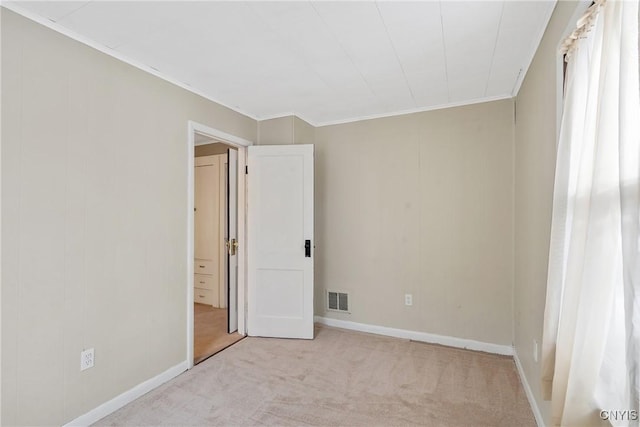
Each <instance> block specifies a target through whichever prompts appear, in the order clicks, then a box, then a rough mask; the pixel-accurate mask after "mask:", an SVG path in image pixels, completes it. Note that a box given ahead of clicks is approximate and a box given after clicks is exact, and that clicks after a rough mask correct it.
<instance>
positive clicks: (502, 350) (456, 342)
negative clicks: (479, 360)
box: [314, 316, 514, 356]
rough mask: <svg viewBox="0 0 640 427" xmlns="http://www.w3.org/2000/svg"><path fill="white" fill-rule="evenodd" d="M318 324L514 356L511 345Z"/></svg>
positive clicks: (336, 322) (374, 327) (343, 323)
mask: <svg viewBox="0 0 640 427" xmlns="http://www.w3.org/2000/svg"><path fill="white" fill-rule="evenodd" d="M314 320H315V322H316V323H320V324H321V325H327V326H333V327H336V328H342V329H350V330H352V331H360V332H368V333H370V334H377V335H386V336H388V337H395V338H404V339H409V340H413V341H422V342H427V343H431V344H440V345H446V346H449V347H456V348H465V349H468V350H476V351H484V352H486V353H494V354H501V355H505V356H512V355H513V353H514V352H513V347H512V346H510V345H502V344H492V343H486V342H482V341H476V340H470V339H466V338H456V337H449V336H446V335H437V334H430V333H427V332H418V331H409V330H406V329H395V328H388V327H386V326H377V325H369V324H366V323H356V322H351V321H348V320H338V319H331V318H329V317H322V316H315V317H314Z"/></svg>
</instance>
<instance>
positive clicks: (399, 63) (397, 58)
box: [375, 1, 416, 106]
mask: <svg viewBox="0 0 640 427" xmlns="http://www.w3.org/2000/svg"><path fill="white" fill-rule="evenodd" d="M378 3H379V2H378V1H376V2H375V5H376V9H377V11H378V16H379V17H380V21H381V22H382V26H383V27H384V32H385V33H386V34H387V39H389V43H390V44H391V48H392V49H393V53H394V55H395V57H396V61H398V65H399V66H400V70H402V76H403V77H404V82H405V83H406V85H407V89H409V93H410V94H411V99H412V100H413V105H414V106H415V105H416V97H415V95H414V94H413V90H412V89H411V85H410V84H409V79H408V78H407V73H406V72H405V70H404V67H403V66H402V61H401V60H400V56H399V55H398V51H397V50H396V45H395V44H394V43H393V40H392V39H391V35H389V28H388V27H387V23H386V22H385V21H384V17H383V16H382V12H381V11H380V6H379V5H378Z"/></svg>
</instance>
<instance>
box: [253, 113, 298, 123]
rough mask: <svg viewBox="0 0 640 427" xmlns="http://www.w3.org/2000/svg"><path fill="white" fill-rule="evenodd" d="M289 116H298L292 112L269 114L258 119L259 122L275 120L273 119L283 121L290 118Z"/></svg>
mask: <svg viewBox="0 0 640 427" xmlns="http://www.w3.org/2000/svg"><path fill="white" fill-rule="evenodd" d="M291 116H297V117H300V116H298V115H297V114H296V113H293V112H289V113H277V114H270V115H268V116H260V117H259V118H258V121H259V122H263V121H265V120H275V119H284V118H285V117H291Z"/></svg>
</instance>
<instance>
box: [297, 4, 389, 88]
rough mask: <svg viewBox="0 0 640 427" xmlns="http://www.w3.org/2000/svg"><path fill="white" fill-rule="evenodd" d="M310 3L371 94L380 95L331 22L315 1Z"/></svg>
mask: <svg viewBox="0 0 640 427" xmlns="http://www.w3.org/2000/svg"><path fill="white" fill-rule="evenodd" d="M309 5H311V7H312V8H313V10H314V11H315V12H316V15H318V17H319V18H320V20H321V21H322V23H323V24H324V25H325V27H327V30H328V31H329V33H330V34H331V35H332V36H333V38H334V39H335V40H336V42H337V43H338V45H339V46H340V49H342V51H343V52H344V54H345V55H347V58H349V62H351V65H353V68H354V69H355V70H356V71H357V72H358V75H359V76H360V78H361V79H362V81H363V82H364V84H365V85H366V86H367V88H368V89H369V92H371V94H372V95H373V96H375V97H376V99H377V97H378V95H376V93H375V91H374V90H373V88H372V87H371V85H370V84H369V82H368V81H367V79H366V78H365V77H364V75H363V74H362V71H361V70H360V68H359V67H358V66H357V65H356V63H355V61H354V60H353V58H352V57H351V55H349V52H348V51H347V49H345V48H344V45H343V44H342V42H341V41H340V39H339V38H338V36H337V35H336V34H335V33H334V32H333V29H332V28H331V27H330V26H329V24H327V21H325V20H324V18H323V17H322V15H321V14H320V12H318V9H316V7H315V6H314V5H313V2H309Z"/></svg>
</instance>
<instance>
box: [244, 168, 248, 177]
mask: <svg viewBox="0 0 640 427" xmlns="http://www.w3.org/2000/svg"><path fill="white" fill-rule="evenodd" d="M244 174H245V175H249V166H245V167H244Z"/></svg>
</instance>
